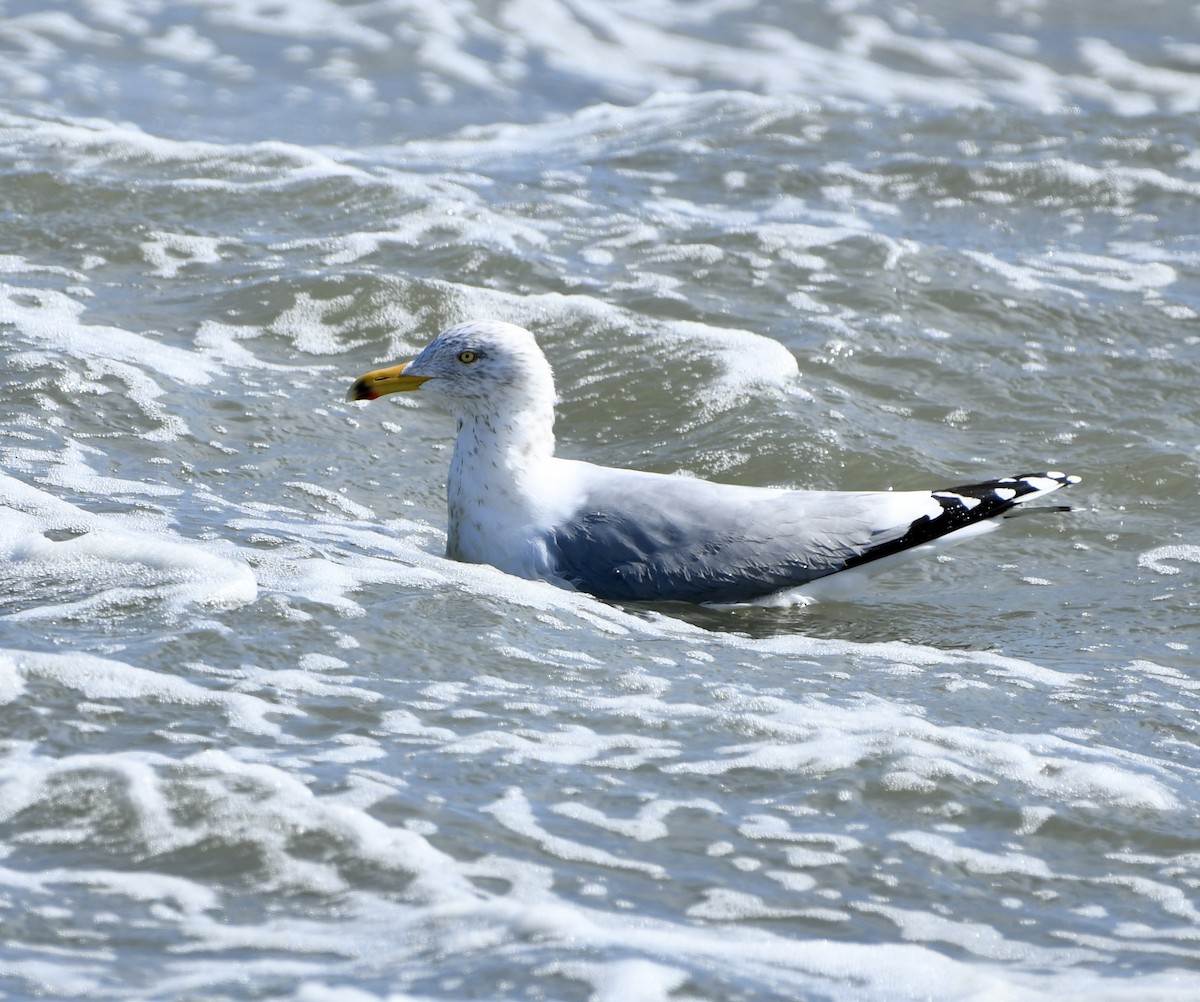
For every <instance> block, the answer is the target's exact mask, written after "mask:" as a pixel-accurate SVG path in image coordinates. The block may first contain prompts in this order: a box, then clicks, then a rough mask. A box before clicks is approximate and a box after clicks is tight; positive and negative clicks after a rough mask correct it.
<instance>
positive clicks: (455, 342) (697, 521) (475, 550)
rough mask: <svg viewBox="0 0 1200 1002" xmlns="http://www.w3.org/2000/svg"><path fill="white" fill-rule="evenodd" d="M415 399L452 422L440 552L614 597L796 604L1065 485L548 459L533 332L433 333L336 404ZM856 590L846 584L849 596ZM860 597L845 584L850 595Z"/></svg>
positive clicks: (542, 360) (549, 431)
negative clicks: (795, 477)
mask: <svg viewBox="0 0 1200 1002" xmlns="http://www.w3.org/2000/svg"><path fill="white" fill-rule="evenodd" d="M418 389H419V390H420V391H421V393H422V394H423V395H428V396H431V397H435V398H437V399H438V400H440V401H442V402H443V403H444V404H445V406H446V407H447V408H448V409H449V411H450V414H451V415H452V416H453V417H454V419H455V421H456V422H457V426H458V433H457V438H456V440H455V443H454V453H453V455H452V457H451V459H450V472H449V477H448V480H447V492H446V493H447V503H448V509H449V525H448V530H447V541H446V555H447V556H448V557H450V558H452V559H456V560H462V561H467V562H470V563H479V564H491V565H492V566H494V567H497V568H499V569H500V570H502V571H505V572H507V573H509V574H515V575H517V576H518V577H522V578H528V579H531V580H538V579H541V580H545V581H549V582H551V583H553V584H556V585H558V586H560V587H563V588H568V589H576V590H578V591H583V592H588V593H590V594H592V595H594V596H596V597H598V598H601V599H607V600H613V601H652V602H674V601H682V602H693V603H701V604H706V605H716V606H727V605H739V604H743V603H754V604H778V603H781V602H790V601H806V600H810V599H811V598H812V597H814V596H816V595H820V594H821V593H822V588H821V586H822V585H825V584H827V583H828V580H830V579H831V580H836V581H844V580H846V579H848V578H849V577H851V576H852V575H853V574H854V572H856V571H863V572H866V573H870V572H873V571H875V570H878V569H881V568H882V567H883V566H886V565H887V564H888V563H891V562H894V560H895V559H897V558H899V557H902V556H910V555H912V554H914V553H916V552H922V551H928V550H930V549H935V548H938V547H940V546H941V545H944V544H946V543H950V542H956V541H958V540H961V539H964V538H966V537H968V536H973V535H978V534H980V533H982V532H986V531H989V530H991V529H994V528H996V527H997V526H998V525H999V524H1000V522H1001V520H1002V519H1003V517H1005V516H1010V515H1014V514H1019V513H1022V511H1023V510H1024V511H1029V510H1036V511H1047V510H1051V511H1065V510H1068V508H1067V506H1061V505H1054V506H1034V505H1031V504H1030V502H1033V501H1037V500H1039V499H1041V498H1042V497H1044V496H1045V495H1047V494H1049V493H1051V492H1052V491H1056V490H1058V489H1059V488H1060V487H1066V486H1068V485H1070V484H1074V483H1078V482H1079V477H1077V476H1069V475H1067V474H1063V473H1058V472H1050V473H1024V474H1016V475H1014V476H1009V477H1001V478H999V479H996V480H986V481H983V482H981V483H972V484H965V485H963V486H959V487H945V488H941V489H937V490H918V491H883V490H881V491H811V490H789V489H784V488H779V487H748V486H739V485H733V484H721V483H715V482H712V481H707V480H700V479H697V478H694V477H689V476H683V475H678V474H663V473H650V472H645V471H639V470H630V469H621V468H614V467H611V466H598V465H595V464H593V463H587V462H581V461H579V460H574V459H562V458H559V457H557V456H555V455H554V403H555V399H556V396H555V389H554V375H553V372H552V371H551V368H550V363H549V362H547V360H546V356H545V355H544V354H543V353H542V350H541V349H540V348H539V347H538V344H537V341H536V340H535V339H534V336H533V335H532V334H531V333H530V332H529V331H527V330H525V329H524V328H523V327H518V326H516V325H514V324H510V323H505V322H502V321H499V320H473V321H470V322H468V323H462V324H458V325H456V326H453V327H450V328H448V329H447V330H444V331H442V333H441V334H439V335H438V336H437V337H436V338H434V340H433V341H431V342H430V343H429V344H428V345H427V346H426V347H425V349H424V350H422V351H421V352H420V354H418V355H417V356H416V358H414V359H412V360H411V361H409V362H405V363H402V364H400V365H395V366H391V367H388V368H382V369H375V370H373V371H371V372H368V373H366V374H365V375H363V376H360V377H359V378H358V379H357V380H356V381H355V382H354V384H353V386H351V387H350V390H349V392H348V393H347V395H346V399H347V400H351V401H354V400H375V399H377V398H379V397H381V396H384V395H385V394H388V393H397V392H405V391H411V390H418ZM856 587H857V586H856ZM850 590H851V591H853V590H855V589H854V588H852V589H850Z"/></svg>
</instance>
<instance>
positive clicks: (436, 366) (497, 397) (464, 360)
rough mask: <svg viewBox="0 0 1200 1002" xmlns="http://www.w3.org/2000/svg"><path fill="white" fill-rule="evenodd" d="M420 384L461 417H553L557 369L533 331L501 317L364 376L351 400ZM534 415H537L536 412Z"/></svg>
mask: <svg viewBox="0 0 1200 1002" xmlns="http://www.w3.org/2000/svg"><path fill="white" fill-rule="evenodd" d="M418 388H419V389H420V390H421V391H422V393H426V394H433V395H435V396H437V397H438V398H440V399H442V400H444V401H445V403H446V406H447V407H449V409H450V411H451V412H452V413H453V414H454V415H455V416H456V417H458V418H459V419H460V420H462V419H464V418H471V417H487V416H489V415H497V416H504V417H508V418H516V417H518V416H525V415H528V416H529V417H531V418H535V420H536V418H543V419H545V417H546V416H547V415H548V419H549V420H550V421H551V422H553V419H554V410H553V409H554V374H553V372H552V371H551V369H550V363H549V362H547V361H546V356H545V355H543V354H542V350H541V349H540V348H539V347H538V345H537V342H536V341H535V340H534V338H533V335H532V334H530V333H529V331H527V330H526V329H525V328H524V327H518V326H516V325H515V324H509V323H505V322H504V321H502V320H471V321H468V322H467V323H465V324H456V325H455V326H454V327H450V328H447V329H446V330H444V331H442V333H441V334H439V335H438V336H437V337H436V338H434V339H433V340H432V341H430V342H429V344H428V345H426V347H425V349H424V350H423V351H422V352H421V353H420V354H419V355H417V357H416V358H414V359H413V360H412V361H411V362H406V363H404V364H402V365H396V366H392V367H390V368H386V369H375V370H374V371H372V372H368V373H366V374H365V375H363V376H360V377H359V378H358V379H357V380H356V381H355V383H354V385H353V386H352V387H351V388H350V392H349V393H347V395H346V399H347V400H375V399H376V398H378V397H381V396H383V395H384V394H387V393H397V392H401V391H406V390H416V389H418ZM535 415H536V417H535Z"/></svg>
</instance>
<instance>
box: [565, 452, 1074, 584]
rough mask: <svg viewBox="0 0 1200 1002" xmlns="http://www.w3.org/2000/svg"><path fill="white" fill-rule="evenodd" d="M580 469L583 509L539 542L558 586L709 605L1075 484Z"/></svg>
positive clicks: (868, 556)
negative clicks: (849, 484) (755, 477)
mask: <svg viewBox="0 0 1200 1002" xmlns="http://www.w3.org/2000/svg"><path fill="white" fill-rule="evenodd" d="M590 470H591V475H590V476H589V477H587V478H586V481H585V483H586V490H585V499H584V502H583V503H582V504H581V505H580V506H579V507H578V508H577V510H576V511H575V513H574V514H573V515H572V516H571V517H569V518H568V519H565V520H563V521H562V522H560V523H559V524H558V525H556V526H554V527H553V528H552V529H551V530H550V532H549V533H548V537H547V550H548V553H549V556H550V559H551V561H552V563H553V564H554V565H555V571H556V573H557V574H558V576H559V577H561V578H562V579H564V580H566V581H568V582H569V583H571V584H572V585H574V586H575V587H576V588H579V589H580V590H582V591H587V592H590V593H591V594H593V595H596V596H598V597H600V598H607V599H616V600H656V601H674V600H678V601H688V602H713V603H734V602H746V601H750V600H753V599H755V598H761V597H762V596H764V595H769V594H771V593H772V592H776V591H780V590H783V589H787V588H795V587H798V586H800V585H803V584H807V583H808V582H810V581H813V580H815V579H817V578H821V577H825V576H827V575H829V574H833V573H836V572H837V571H840V570H844V569H846V568H849V567H855V566H859V565H862V564H864V563H868V562H870V561H871V560H875V559H878V558H880V557H883V556H888V555H890V554H893V553H897V552H900V551H901V550H904V549H908V548H910V547H913V546H918V545H920V544H922V543H925V542H928V541H929V540H931V539H936V538H937V537H939V536H943V535H945V534H947V533H950V532H953V531H955V530H957V529H961V528H965V527H966V526H968V525H971V524H973V523H976V522H981V521H984V520H987V519H991V518H995V517H996V516H999V515H1002V514H1004V513H1005V512H1006V511H1007V510H1008V509H1010V508H1012V507H1013V506H1014V505H1016V504H1019V503H1021V501H1022V500H1027V499H1028V497H1029V496H1038V495H1040V494H1042V493H1047V492H1048V491H1049V490H1054V489H1056V488H1058V487H1060V486H1063V484H1064V483H1066V482H1073V481H1074V480H1075V479H1077V478H1066V477H1062V475H1061V474H1059V475H1058V477H1060V478H1061V481H1053V482H1052V481H1047V480H1046V479H1045V478H1047V477H1052V476H1053V475H1051V474H1038V475H1029V476H1028V477H1016V478H1005V479H1003V480H995V481H988V482H986V483H983V484H973V485H968V486H963V487H956V488H947V489H945V490H942V491H904V492H886V491H878V492H864V493H854V492H841V491H837V492H828V491H783V490H773V489H769V488H750V487H734V486H729V485H723V484H714V483H711V482H708V481H703V480H693V479H690V478H687V477H677V476H663V475H660V474H652V473H639V472H635V471H630V470H611V469H606V468H602V467H591V468H590Z"/></svg>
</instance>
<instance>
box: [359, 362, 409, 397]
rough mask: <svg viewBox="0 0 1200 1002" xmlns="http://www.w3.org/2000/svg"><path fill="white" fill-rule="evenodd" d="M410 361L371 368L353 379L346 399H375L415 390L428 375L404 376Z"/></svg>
mask: <svg viewBox="0 0 1200 1002" xmlns="http://www.w3.org/2000/svg"><path fill="white" fill-rule="evenodd" d="M410 365H412V363H411V362H402V363H401V364H400V365H393V366H391V367H390V368H387V369H372V370H371V371H370V372H368V373H365V374H364V375H361V376H359V377H358V378H357V379H356V380H354V385H353V386H351V387H350V390H349V392H347V393H346V399H347V400H376V399H378V398H379V397H382V396H383V395H384V394H386V393H404V392H407V391H408V390H415V389H418V388H419V387H420V385H421V384H422V383H424V382H425V381H426V380H428V379H429V377H428V376H406V375H405V374H404V370H405V369H407V368H408V367H409V366H410Z"/></svg>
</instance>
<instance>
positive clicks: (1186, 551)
mask: <svg viewBox="0 0 1200 1002" xmlns="http://www.w3.org/2000/svg"><path fill="white" fill-rule="evenodd" d="M1167 561H1172V562H1171V563H1168V562H1167ZM1175 561H1179V562H1181V563H1191V564H1200V545H1197V544H1195V543H1169V544H1168V545H1166V546H1156V547H1155V548H1154V549H1152V550H1147V551H1146V552H1145V553H1139V554H1138V566H1139V567H1145V568H1147V569H1148V570H1152V571H1154V572H1155V573H1157V574H1178V573H1180V571H1181V570H1182V568H1181V567H1179V566H1177V565H1176V563H1174V562H1175Z"/></svg>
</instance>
